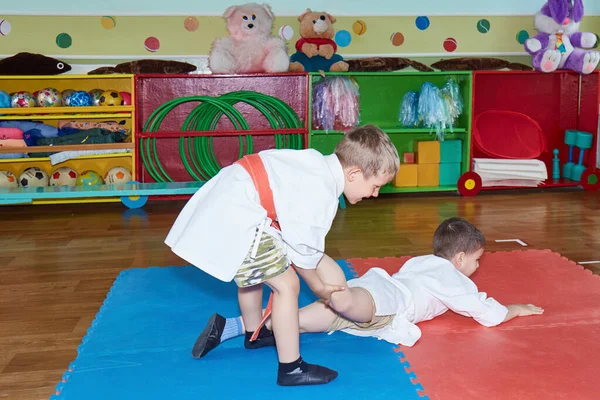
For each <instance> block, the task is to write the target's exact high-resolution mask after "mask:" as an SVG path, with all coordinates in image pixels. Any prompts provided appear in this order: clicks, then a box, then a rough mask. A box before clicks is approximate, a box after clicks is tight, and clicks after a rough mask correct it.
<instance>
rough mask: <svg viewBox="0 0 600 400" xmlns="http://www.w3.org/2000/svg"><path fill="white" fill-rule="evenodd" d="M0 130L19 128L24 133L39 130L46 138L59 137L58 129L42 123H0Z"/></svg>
mask: <svg viewBox="0 0 600 400" xmlns="http://www.w3.org/2000/svg"><path fill="white" fill-rule="evenodd" d="M0 128H18V129H20V130H22V131H23V132H27V131H29V130H31V129H37V130H38V131H39V132H40V134H41V135H42V136H44V137H56V136H58V128H57V127H55V126H52V125H47V124H44V123H41V122H33V121H0Z"/></svg>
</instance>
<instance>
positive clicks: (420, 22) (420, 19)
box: [415, 17, 429, 31]
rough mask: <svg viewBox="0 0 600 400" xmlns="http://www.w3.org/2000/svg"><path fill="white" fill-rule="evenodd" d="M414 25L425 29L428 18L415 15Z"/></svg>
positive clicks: (427, 26)
mask: <svg viewBox="0 0 600 400" xmlns="http://www.w3.org/2000/svg"><path fill="white" fill-rule="evenodd" d="M415 25H417V28H419V29H420V30H422V31H424V30H425V29H427V28H429V18H427V17H417V19H416V20H415Z"/></svg>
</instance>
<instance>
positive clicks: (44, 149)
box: [0, 142, 133, 154]
mask: <svg viewBox="0 0 600 400" xmlns="http://www.w3.org/2000/svg"><path fill="white" fill-rule="evenodd" d="M118 149H133V143H128V142H124V143H102V144H70V145H63V146H29V147H7V148H0V154H5V153H11V154H12V153H50V152H52V153H58V152H61V151H81V150H118Z"/></svg>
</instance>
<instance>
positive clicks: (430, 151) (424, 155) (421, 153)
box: [416, 140, 440, 164]
mask: <svg viewBox="0 0 600 400" xmlns="http://www.w3.org/2000/svg"><path fill="white" fill-rule="evenodd" d="M416 147H417V164H439V163H440V142H438V141H437V140H429V141H423V142H417V145H416Z"/></svg>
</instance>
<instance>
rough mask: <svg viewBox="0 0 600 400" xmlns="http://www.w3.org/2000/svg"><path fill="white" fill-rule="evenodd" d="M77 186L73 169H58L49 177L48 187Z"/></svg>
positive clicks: (75, 173)
mask: <svg viewBox="0 0 600 400" xmlns="http://www.w3.org/2000/svg"><path fill="white" fill-rule="evenodd" d="M76 184H77V172H76V171H75V170H74V169H73V168H69V167H60V168H58V169H55V170H54V171H53V172H52V175H50V186H75V185H76Z"/></svg>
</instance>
